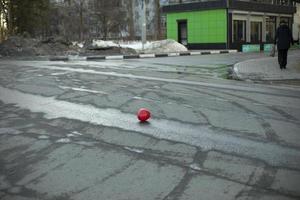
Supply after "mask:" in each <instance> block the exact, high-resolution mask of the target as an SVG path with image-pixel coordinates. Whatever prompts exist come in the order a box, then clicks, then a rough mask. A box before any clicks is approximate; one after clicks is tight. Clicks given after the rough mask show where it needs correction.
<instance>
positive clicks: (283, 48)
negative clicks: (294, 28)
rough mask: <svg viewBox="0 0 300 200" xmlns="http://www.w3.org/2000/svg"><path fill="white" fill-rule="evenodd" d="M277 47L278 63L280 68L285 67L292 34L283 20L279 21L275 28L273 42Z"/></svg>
mask: <svg viewBox="0 0 300 200" xmlns="http://www.w3.org/2000/svg"><path fill="white" fill-rule="evenodd" d="M276 43H277V49H278V63H279V66H280V69H286V64H287V53H288V50H289V48H290V45H291V43H292V44H294V41H293V35H292V32H291V30H290V29H289V27H288V25H287V24H286V22H285V21H280V26H279V27H278V28H277V30H276V35H275V42H274V44H275V45H276Z"/></svg>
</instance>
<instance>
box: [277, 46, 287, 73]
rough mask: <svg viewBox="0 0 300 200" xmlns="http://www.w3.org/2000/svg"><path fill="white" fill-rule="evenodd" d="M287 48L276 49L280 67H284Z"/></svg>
mask: <svg viewBox="0 0 300 200" xmlns="http://www.w3.org/2000/svg"><path fill="white" fill-rule="evenodd" d="M287 53H288V49H278V63H279V66H280V69H282V68H285V67H286V64H287Z"/></svg>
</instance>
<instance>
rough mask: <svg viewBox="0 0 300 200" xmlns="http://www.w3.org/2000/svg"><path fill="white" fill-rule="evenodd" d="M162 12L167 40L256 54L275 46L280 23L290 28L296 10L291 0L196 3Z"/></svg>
mask: <svg viewBox="0 0 300 200" xmlns="http://www.w3.org/2000/svg"><path fill="white" fill-rule="evenodd" d="M163 12H164V13H165V15H166V32H167V38H168V39H174V40H176V41H178V42H180V43H182V44H184V45H185V46H187V47H188V48H189V49H229V48H230V49H238V50H240V51H243V50H245V51H246V50H247V51H248V50H251V51H252V50H254V49H255V51H256V50H257V49H259V50H263V49H264V47H266V46H268V45H269V44H272V43H274V39H275V32H276V28H277V27H278V26H279V22H280V21H281V20H284V21H286V22H287V23H288V24H289V26H290V28H292V24H293V15H294V13H295V12H296V7H295V2H294V1H292V0H286V1H271V0H260V1H256V0H201V1H200V0H199V1H192V2H190V3H188V2H185V3H174V4H170V5H166V6H164V7H163ZM296 39H297V38H296ZM254 47H255V48H254Z"/></svg>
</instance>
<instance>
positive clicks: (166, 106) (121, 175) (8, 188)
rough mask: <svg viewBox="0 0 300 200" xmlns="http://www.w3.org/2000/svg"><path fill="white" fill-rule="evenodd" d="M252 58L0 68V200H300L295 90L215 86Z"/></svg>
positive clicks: (0, 64) (299, 116)
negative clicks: (143, 115)
mask: <svg viewBox="0 0 300 200" xmlns="http://www.w3.org/2000/svg"><path fill="white" fill-rule="evenodd" d="M263 56H264V55H262V54H234V55H232V54H231V55H209V56H189V57H174V58H156V59H141V60H128V61H103V62H87V61H72V62H48V61H21V60H18V61H17V60H0V72H1V73H0V143H1V144H0V199H5V200H8V199H9V200H10V199H13V200H15V199H17V200H18V199H20V200H29V199H47V200H48V199H87V200H88V199H115V200H119V199H133V200H135V199H149V200H152V199H174V200H175V199H187V200H194V199H195V200H196V199H208V200H209V199H212V200H216V199H238V200H244V199H270V200H271V199H272V200H273V199H280V200H281V199H299V198H300V187H299V185H300V145H299V144H300V134H299V128H300V88H299V87H297V86H289V85H286V84H276V85H263V84H255V83H252V82H241V81H234V80H227V79H224V78H225V77H226V74H227V70H228V68H229V67H230V66H232V65H233V64H234V63H236V62H240V61H243V60H247V59H253V58H260V57H263ZM141 107H147V108H149V109H150V110H151V112H152V116H153V118H152V119H151V120H150V121H149V123H139V122H138V121H137V119H136V116H135V114H136V112H137V110H138V109H139V108H141Z"/></svg>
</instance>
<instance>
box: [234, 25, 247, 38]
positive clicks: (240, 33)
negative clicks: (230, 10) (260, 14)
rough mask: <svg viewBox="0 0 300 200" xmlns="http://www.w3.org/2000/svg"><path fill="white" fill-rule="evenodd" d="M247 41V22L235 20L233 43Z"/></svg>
mask: <svg viewBox="0 0 300 200" xmlns="http://www.w3.org/2000/svg"><path fill="white" fill-rule="evenodd" d="M245 41H246V21H244V20H234V21H233V42H245Z"/></svg>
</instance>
